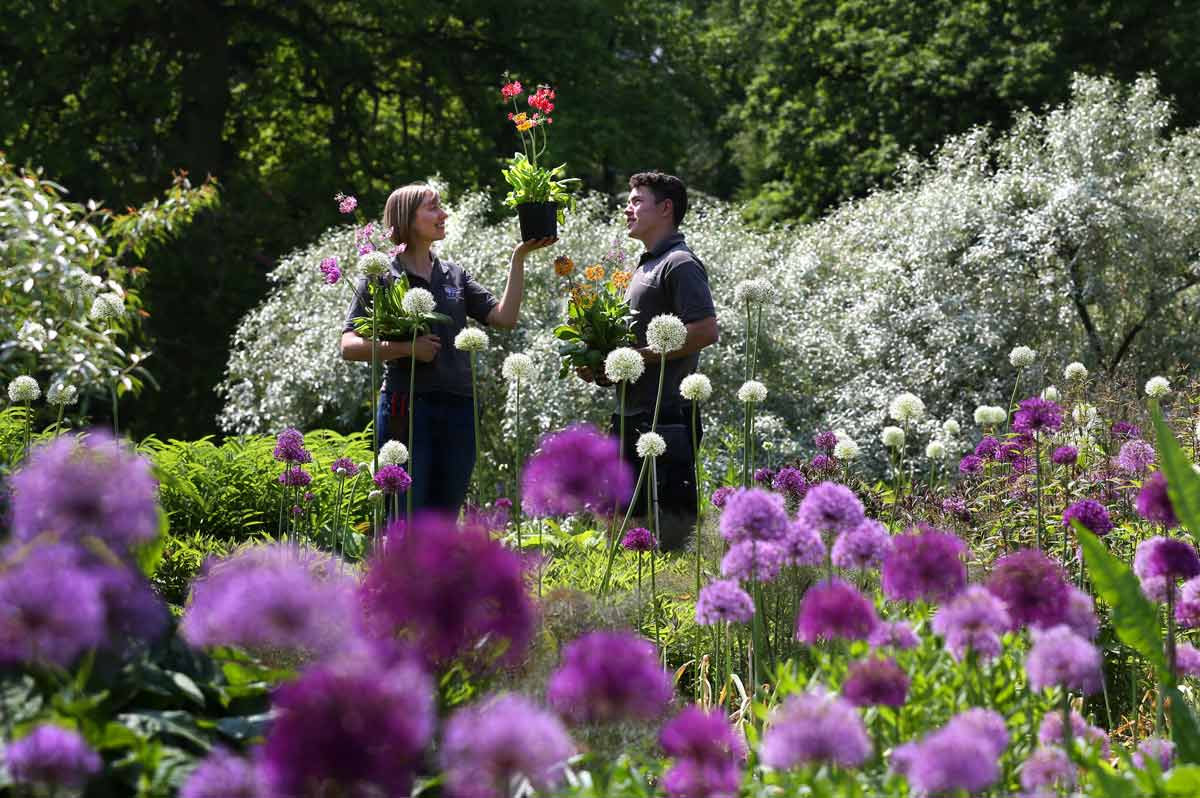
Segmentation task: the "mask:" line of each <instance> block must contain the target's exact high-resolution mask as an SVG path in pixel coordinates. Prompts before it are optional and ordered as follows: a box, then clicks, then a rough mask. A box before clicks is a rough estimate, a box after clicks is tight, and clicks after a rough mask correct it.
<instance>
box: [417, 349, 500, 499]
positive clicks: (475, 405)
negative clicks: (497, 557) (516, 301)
mask: <svg viewBox="0 0 1200 798" xmlns="http://www.w3.org/2000/svg"><path fill="white" fill-rule="evenodd" d="M471 417H472V421H473V422H474V424H475V468H478V467H479V392H478V389H477V388H476V386H475V352H471ZM410 464H411V461H410ZM472 470H473V469H472ZM482 493H483V491H481V490H480V489H479V482H478V478H475V504H477V505H482V504H483V496H482Z"/></svg>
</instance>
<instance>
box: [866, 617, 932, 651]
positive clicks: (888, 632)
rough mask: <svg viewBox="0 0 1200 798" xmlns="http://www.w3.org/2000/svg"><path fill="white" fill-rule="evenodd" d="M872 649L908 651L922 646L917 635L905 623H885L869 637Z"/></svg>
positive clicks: (877, 627) (876, 628)
mask: <svg viewBox="0 0 1200 798" xmlns="http://www.w3.org/2000/svg"><path fill="white" fill-rule="evenodd" d="M867 643H868V644H869V645H870V646H871V648H894V649H896V650H897V651H907V650H909V649H913V648H916V647H917V646H919V645H921V640H920V638H918V637H917V633H916V632H914V631H913V630H912V627H911V626H909V625H908V624H907V623H905V622H904V621H883V622H881V623H880V624H879V625H878V626H876V627H875V630H874V631H873V632H871V634H870V636H869V637H867Z"/></svg>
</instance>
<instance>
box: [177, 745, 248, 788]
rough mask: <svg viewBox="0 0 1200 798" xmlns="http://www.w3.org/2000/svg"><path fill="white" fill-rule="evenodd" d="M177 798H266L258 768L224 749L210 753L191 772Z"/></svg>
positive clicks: (217, 749)
mask: <svg viewBox="0 0 1200 798" xmlns="http://www.w3.org/2000/svg"><path fill="white" fill-rule="evenodd" d="M179 798H269V796H268V794H267V787H266V784H265V783H264V779H263V776H262V773H261V772H260V771H259V768H258V766H257V764H256V763H255V762H253V761H251V760H248V759H243V758H242V757H240V756H238V755H236V754H234V753H232V752H231V751H228V750H226V749H223V748H214V749H213V750H212V753H210V754H209V755H208V756H207V757H205V758H204V760H203V761H201V762H200V764H199V765H198V766H197V767H196V769H195V770H193V771H192V774H191V775H190V776H188V779H187V781H186V782H184V785H183V788H182V789H180V791H179Z"/></svg>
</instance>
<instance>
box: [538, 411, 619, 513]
mask: <svg viewBox="0 0 1200 798" xmlns="http://www.w3.org/2000/svg"><path fill="white" fill-rule="evenodd" d="M632 494H633V470H632V469H631V468H630V466H629V464H628V463H626V462H625V461H623V460H622V459H621V447H620V444H619V443H618V441H617V439H616V438H613V437H611V436H608V435H604V434H602V433H601V432H599V431H598V430H596V429H595V428H594V427H591V426H588V425H586V424H579V425H575V426H571V427H567V428H566V429H564V430H560V431H559V432H554V433H551V434H549V435H546V436H544V437H543V438H542V440H541V442H540V443H539V444H538V449H537V451H536V452H535V453H534V455H533V456H532V457H531V458H529V461H528V462H527V463H526V464H525V471H524V474H523V476H522V478H521V506H522V507H524V508H525V509H526V510H527V512H528V513H529V514H530V515H533V516H535V517H537V516H550V515H570V514H571V513H579V512H584V511H587V512H591V513H595V514H597V515H606V514H610V513H614V512H616V511H617V510H618V509H619V508H622V507H624V505H625V504H626V503H627V502H628V501H629V498H630V496H631V495H632Z"/></svg>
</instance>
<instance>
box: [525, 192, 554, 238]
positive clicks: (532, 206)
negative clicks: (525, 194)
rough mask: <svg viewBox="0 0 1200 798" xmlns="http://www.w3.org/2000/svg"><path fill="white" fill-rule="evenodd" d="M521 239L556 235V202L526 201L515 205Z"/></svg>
mask: <svg viewBox="0 0 1200 798" xmlns="http://www.w3.org/2000/svg"><path fill="white" fill-rule="evenodd" d="M517 217H518V218H519V219H520V220H521V240H522V241H530V240H536V239H539V238H554V237H556V236H557V235H558V203H557V202H526V203H523V204H521V205H518V206H517Z"/></svg>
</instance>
